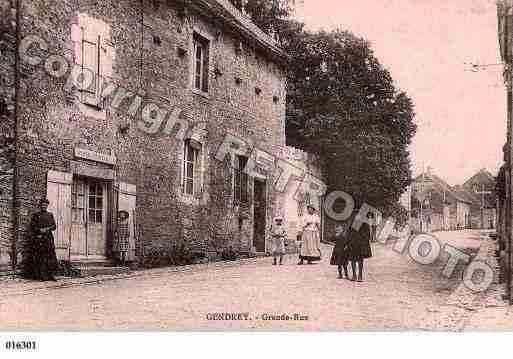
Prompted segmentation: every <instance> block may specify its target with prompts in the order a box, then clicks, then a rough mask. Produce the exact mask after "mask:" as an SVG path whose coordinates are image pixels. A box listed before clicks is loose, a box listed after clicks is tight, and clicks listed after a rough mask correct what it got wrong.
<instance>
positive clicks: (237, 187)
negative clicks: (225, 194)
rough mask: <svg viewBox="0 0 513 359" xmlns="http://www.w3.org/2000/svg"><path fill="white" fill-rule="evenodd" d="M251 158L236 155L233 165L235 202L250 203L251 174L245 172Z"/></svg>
mask: <svg viewBox="0 0 513 359" xmlns="http://www.w3.org/2000/svg"><path fill="white" fill-rule="evenodd" d="M248 161H249V158H248V157H247V156H243V155H235V158H234V166H233V200H234V202H235V203H244V204H246V203H249V176H248V174H247V173H246V172H244V168H245V167H246V166H247V164H248Z"/></svg>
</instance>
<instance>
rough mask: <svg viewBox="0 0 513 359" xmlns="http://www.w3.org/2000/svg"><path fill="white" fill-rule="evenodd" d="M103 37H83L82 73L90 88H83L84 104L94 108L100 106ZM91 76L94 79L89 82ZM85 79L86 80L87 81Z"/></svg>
mask: <svg viewBox="0 0 513 359" xmlns="http://www.w3.org/2000/svg"><path fill="white" fill-rule="evenodd" d="M100 46H101V37H100V36H97V37H95V38H87V39H86V38H85V36H84V35H83V36H82V48H81V49H82V71H83V73H84V76H86V77H85V78H87V80H84V81H87V83H85V84H88V85H89V86H88V87H87V88H81V89H80V90H81V92H82V102H83V103H85V104H88V105H92V106H98V107H99V106H100V78H101V76H100V75H101V74H100V60H101V48H100ZM89 76H92V79H91V80H90V81H89V79H88V78H89ZM85 78H84V79H85Z"/></svg>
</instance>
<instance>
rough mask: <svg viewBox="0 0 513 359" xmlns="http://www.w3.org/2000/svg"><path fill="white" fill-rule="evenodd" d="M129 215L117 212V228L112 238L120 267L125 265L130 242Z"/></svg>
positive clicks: (124, 212)
mask: <svg viewBox="0 0 513 359" xmlns="http://www.w3.org/2000/svg"><path fill="white" fill-rule="evenodd" d="M128 217H129V214H128V212H127V211H119V212H118V226H117V229H116V233H115V236H114V251H115V252H116V253H117V257H118V259H119V261H120V263H121V265H125V262H126V260H127V259H128V248H129V240H130V228H129V224H128Z"/></svg>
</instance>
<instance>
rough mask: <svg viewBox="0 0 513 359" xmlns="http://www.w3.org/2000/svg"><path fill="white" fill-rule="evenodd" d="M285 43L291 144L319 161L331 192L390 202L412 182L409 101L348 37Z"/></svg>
mask: <svg viewBox="0 0 513 359" xmlns="http://www.w3.org/2000/svg"><path fill="white" fill-rule="evenodd" d="M285 45H286V51H287V53H289V54H290V59H289V64H288V95H287V141H288V142H289V144H290V145H293V146H296V147H300V148H303V149H304V150H306V151H309V152H314V153H318V154H320V155H321V158H323V159H324V160H325V163H326V166H324V170H325V173H326V175H327V177H328V186H329V187H330V188H331V189H332V190H343V191H346V192H348V193H350V194H351V195H353V197H354V198H355V199H356V201H357V203H360V204H361V203H362V202H367V203H368V204H371V205H374V206H376V207H379V208H385V207H387V206H390V205H392V204H393V203H395V202H396V201H397V200H398V199H399V196H400V195H401V193H402V192H403V191H404V189H405V187H406V186H407V185H408V184H409V182H410V178H411V170H410V159H409V153H408V150H407V147H408V145H409V144H410V142H411V139H412V137H413V135H414V134H415V131H416V125H415V124H414V122H413V119H414V116H415V115H414V111H413V103H412V101H411V99H410V98H409V97H408V96H407V95H406V93H404V92H402V91H399V90H398V89H396V88H395V86H394V83H393V80H392V77H391V75H390V73H389V72H388V71H387V70H386V69H384V68H383V66H382V65H381V64H380V63H379V61H378V59H377V58H376V57H375V56H374V53H373V51H372V49H371V48H370V45H369V42H368V41H366V40H365V39H363V38H359V37H357V36H355V35H353V34H351V33H350V32H348V31H341V30H337V31H333V32H324V31H321V32H317V33H310V32H306V31H301V33H299V34H296V35H295V36H292V37H289V38H288V39H287V42H286V43H285Z"/></svg>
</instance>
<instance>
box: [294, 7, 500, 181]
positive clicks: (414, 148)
mask: <svg viewBox="0 0 513 359" xmlns="http://www.w3.org/2000/svg"><path fill="white" fill-rule="evenodd" d="M297 17H298V18H299V19H301V20H302V21H304V22H305V23H306V26H307V28H308V29H309V30H318V29H324V30H331V29H335V28H341V29H343V30H349V31H351V32H352V33H354V34H355V35H357V36H361V37H364V38H366V39H367V40H369V41H370V42H371V46H372V48H373V50H374V52H375V56H376V57H377V58H378V59H379V61H380V62H381V63H382V64H383V66H384V67H385V68H387V69H388V70H389V71H390V73H391V75H392V77H393V79H394V82H395V85H396V87H398V88H399V89H401V90H403V91H405V92H406V93H407V94H408V96H409V97H410V98H411V99H412V100H413V103H414V105H415V113H416V119H415V122H416V124H417V126H418V128H417V133H416V135H415V137H414V139H413V141H412V144H411V146H410V153H411V160H412V169H413V173H414V175H416V174H420V173H422V169H423V168H427V167H428V166H429V167H431V168H432V171H433V173H436V174H437V175H439V176H440V177H442V178H444V179H445V180H446V181H447V182H448V183H449V184H451V185H456V184H462V183H463V182H464V181H465V180H466V179H468V178H469V177H470V176H472V175H473V174H474V173H476V172H477V171H479V170H480V169H482V168H486V169H488V170H489V171H490V172H491V173H492V174H494V175H495V174H496V173H497V171H498V169H499V167H500V166H501V164H502V146H503V145H504V143H505V141H506V126H507V124H506V88H505V87H504V82H503V78H502V71H503V67H502V65H500V54H499V44H498V37H497V9H496V5H495V0H451V1H447V0H359V1H354V0H351V1H349V0H304V3H303V5H301V6H299V8H298V11H297ZM467 63H477V64H480V65H494V64H499V65H495V66H487V67H485V68H484V69H483V70H480V71H478V72H474V71H471V66H470V65H467Z"/></svg>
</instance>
